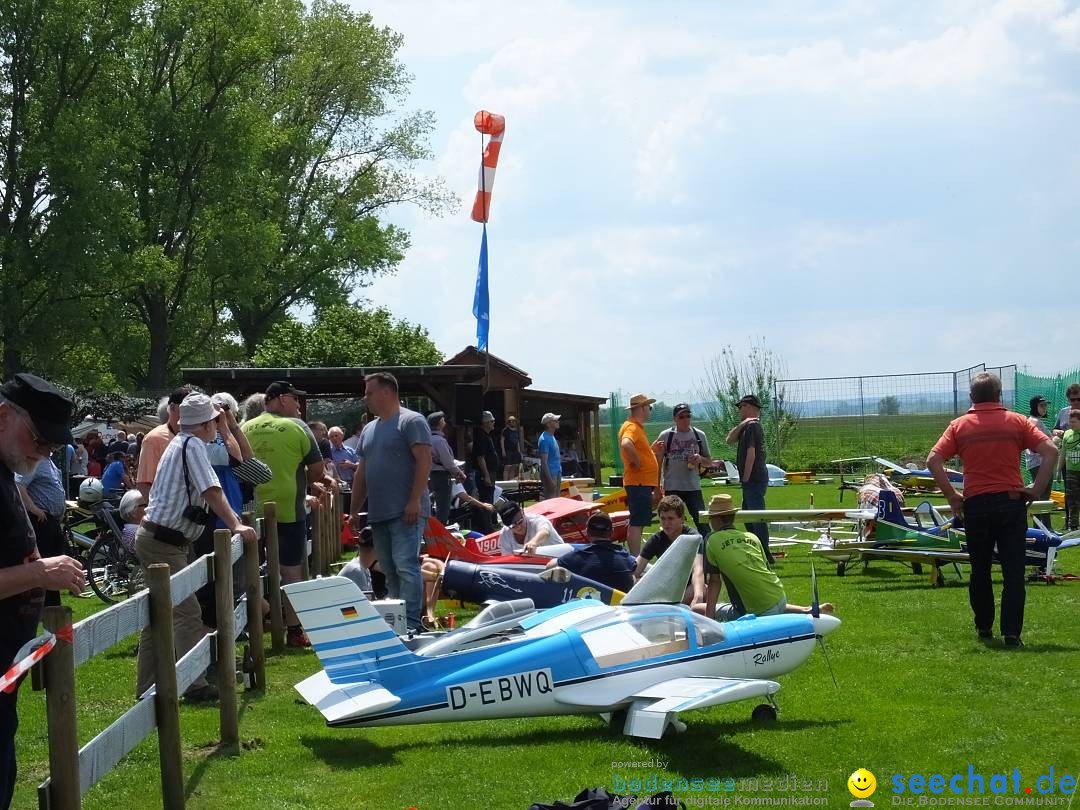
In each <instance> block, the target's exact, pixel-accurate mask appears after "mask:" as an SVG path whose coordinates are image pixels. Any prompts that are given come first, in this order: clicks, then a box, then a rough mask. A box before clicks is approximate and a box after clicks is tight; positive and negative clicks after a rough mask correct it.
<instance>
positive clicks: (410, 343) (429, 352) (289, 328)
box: [255, 304, 443, 368]
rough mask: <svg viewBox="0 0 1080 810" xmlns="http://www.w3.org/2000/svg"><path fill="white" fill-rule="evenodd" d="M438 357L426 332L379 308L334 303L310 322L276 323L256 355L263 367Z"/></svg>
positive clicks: (414, 362) (423, 361) (415, 362)
mask: <svg viewBox="0 0 1080 810" xmlns="http://www.w3.org/2000/svg"><path fill="white" fill-rule="evenodd" d="M442 360H443V356H442V353H441V352H440V351H439V350H438V349H437V348H436V347H435V344H434V343H432V342H431V338H430V337H428V333H427V330H426V329H424V328H423V327H421V326H415V325H413V324H411V323H409V322H408V321H404V320H395V319H394V318H393V317H392V316H391V314H390V312H389V310H387V309H385V308H384V307H375V308H373V309H366V308H364V307H361V306H356V305H349V304H337V305H333V306H329V307H327V308H325V309H322V310H319V312H318V314H317V315H316V317H315V319H314V321H312V322H311V323H310V324H307V323H302V322H300V321H298V320H295V319H292V318H289V319H286V320H284V321H279V322H278V323H277V324H275V325H274V326H273V327H272V328H271V329H270V334H269V335H267V336H266V338H265V339H264V340H263V341H262V343H260V344H259V347H258V349H257V350H256V352H255V364H256V365H257V366H262V367H264V368H304V367H319V366H323V367H346V366H424V365H433V364H435V363H441V362H442Z"/></svg>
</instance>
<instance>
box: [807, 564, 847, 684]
mask: <svg viewBox="0 0 1080 810" xmlns="http://www.w3.org/2000/svg"><path fill="white" fill-rule="evenodd" d="M810 615H811V616H813V617H814V618H815V619H819V618H821V600H820V599H819V598H818V587H817V570H816V569H815V568H814V560H813V559H812V558H811V560H810ZM817 640H818V644H820V645H821V654H822V655H823V656H825V665H826V666H827V667H828V668H829V675H830V676H831V677H832V682H833V686H835V687H836V688H837V689H839V688H840V684H839V683H838V682H837V680H836V673H835V672H833V668H832V662H831V661H830V660H829V648H828V647H826V646H825V637H824V636H822V635H818V637H817Z"/></svg>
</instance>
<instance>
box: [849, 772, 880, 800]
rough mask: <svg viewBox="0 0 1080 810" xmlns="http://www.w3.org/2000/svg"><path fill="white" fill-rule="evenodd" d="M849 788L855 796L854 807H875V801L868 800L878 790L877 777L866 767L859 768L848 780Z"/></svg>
mask: <svg viewBox="0 0 1080 810" xmlns="http://www.w3.org/2000/svg"><path fill="white" fill-rule="evenodd" d="M847 789H848V791H850V793H851V795H852V796H854V797H855V801H853V802H852V803H851V806H852V807H873V806H874V803H873V802H871V801H867V799H869V798H870V797H871V796H873V795H874V791H875V790H877V779H875V778H874V775H873V774H872V773H870V771H868V770H866V768H859V770H857V771H855V772H854V773H853V774H851V776H849V777H848V780H847Z"/></svg>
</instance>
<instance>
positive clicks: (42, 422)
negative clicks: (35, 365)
mask: <svg viewBox="0 0 1080 810" xmlns="http://www.w3.org/2000/svg"><path fill="white" fill-rule="evenodd" d="M0 397H3V398H4V399H6V400H7V401H8V402H10V403H11V404H12V405H15V406H17V407H19V408H22V409H23V410H24V411H26V413H27V415H28V416H29V417H30V421H31V422H33V423H34V430H35V431H37V434H38V435H39V436H40V437H41V438H42V439H44V440H45V441H47V442H50V443H51V444H71V442H72V439H71V418H72V416H73V413H74V411H75V404H74V403H73V402H72V401H71V400H70V399H68V398H67V397H66V396H64V395H63V394H62V393H61V392H60V389H58V388H57V387H56V386H55V385H53V384H52V383H50V382H48V381H47V380H43V379H41V377H37V376H35V375H33V374H16V375H15V376H14V377H12V378H11V379H10V380H8V381H7V382H6V383H4V385H3V387H0Z"/></svg>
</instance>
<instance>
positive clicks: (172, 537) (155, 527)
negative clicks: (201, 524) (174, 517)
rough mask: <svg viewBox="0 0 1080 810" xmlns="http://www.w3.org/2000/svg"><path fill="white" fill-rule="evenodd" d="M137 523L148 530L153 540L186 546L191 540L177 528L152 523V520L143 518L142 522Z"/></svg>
mask: <svg viewBox="0 0 1080 810" xmlns="http://www.w3.org/2000/svg"><path fill="white" fill-rule="evenodd" d="M139 525H140V526H141V527H142V528H143V529H146V530H147V531H148V532H150V534H151V535H153V537H154V539H155V540H160V541H161V542H162V543H168V544H169V545H173V546H186V545H187V544H188V543H190V542H191V541H190V540H188V539H187V538H186V537H185V536H184V534H183V532H181V531H180V530H179V529H170V528H169V527H168V526H161V525H159V524H157V523H154V521H152V520H146V519H145V518H144V519H143V522H142V523H140V524H139Z"/></svg>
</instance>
